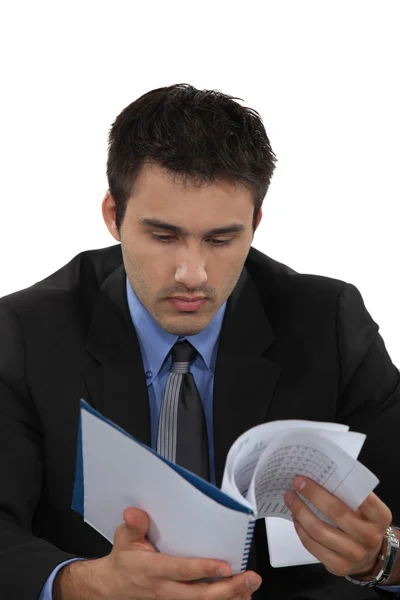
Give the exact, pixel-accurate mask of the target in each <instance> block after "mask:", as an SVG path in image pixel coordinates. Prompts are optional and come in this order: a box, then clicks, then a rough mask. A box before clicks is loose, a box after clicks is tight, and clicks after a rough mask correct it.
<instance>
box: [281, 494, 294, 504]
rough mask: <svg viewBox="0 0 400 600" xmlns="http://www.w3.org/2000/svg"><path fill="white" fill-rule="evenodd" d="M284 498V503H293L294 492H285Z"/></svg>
mask: <svg viewBox="0 0 400 600" xmlns="http://www.w3.org/2000/svg"><path fill="white" fill-rule="evenodd" d="M283 498H284V500H285V504H287V505H290V504H292V503H293V500H294V493H293V492H286V494H285V495H284V496H283Z"/></svg>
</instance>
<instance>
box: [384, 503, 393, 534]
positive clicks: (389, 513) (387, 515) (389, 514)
mask: <svg viewBox="0 0 400 600" xmlns="http://www.w3.org/2000/svg"><path fill="white" fill-rule="evenodd" d="M383 520H384V523H385V529H387V527H389V525H390V524H391V522H392V520H393V515H392V511H391V510H390V508H389V507H388V506H385V514H384V518H383Z"/></svg>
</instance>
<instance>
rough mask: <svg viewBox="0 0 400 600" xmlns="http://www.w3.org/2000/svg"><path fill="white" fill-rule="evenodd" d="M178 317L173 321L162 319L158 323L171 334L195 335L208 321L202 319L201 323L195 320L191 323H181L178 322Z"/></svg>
mask: <svg viewBox="0 0 400 600" xmlns="http://www.w3.org/2000/svg"><path fill="white" fill-rule="evenodd" d="M179 320H180V319H177V320H176V321H175V322H174V323H171V322H170V321H164V322H163V323H160V325H161V327H162V328H163V329H165V331H168V333H172V334H173V335H182V336H183V335H196V334H198V333H200V331H203V329H205V328H206V327H207V325H208V323H209V321H204V322H203V323H202V322H200V321H199V320H197V321H196V322H193V323H182V322H180V323H179V322H178V321H179Z"/></svg>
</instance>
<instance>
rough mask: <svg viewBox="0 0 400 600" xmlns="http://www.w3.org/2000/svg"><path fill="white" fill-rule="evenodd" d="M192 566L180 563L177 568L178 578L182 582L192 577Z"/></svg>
mask: <svg viewBox="0 0 400 600" xmlns="http://www.w3.org/2000/svg"><path fill="white" fill-rule="evenodd" d="M193 570H194V569H193V566H192V564H191V563H182V564H180V565H179V567H178V576H179V578H180V579H182V580H183V581H190V580H191V579H194V577H193Z"/></svg>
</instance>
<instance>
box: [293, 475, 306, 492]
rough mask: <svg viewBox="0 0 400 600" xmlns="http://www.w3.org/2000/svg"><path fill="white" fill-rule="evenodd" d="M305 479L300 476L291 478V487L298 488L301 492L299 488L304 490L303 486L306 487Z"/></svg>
mask: <svg viewBox="0 0 400 600" xmlns="http://www.w3.org/2000/svg"><path fill="white" fill-rule="evenodd" d="M306 483H307V482H306V480H305V479H303V478H302V477H295V478H294V479H293V487H294V488H295V489H296V490H299V492H301V490H304V488H305V487H306Z"/></svg>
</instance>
